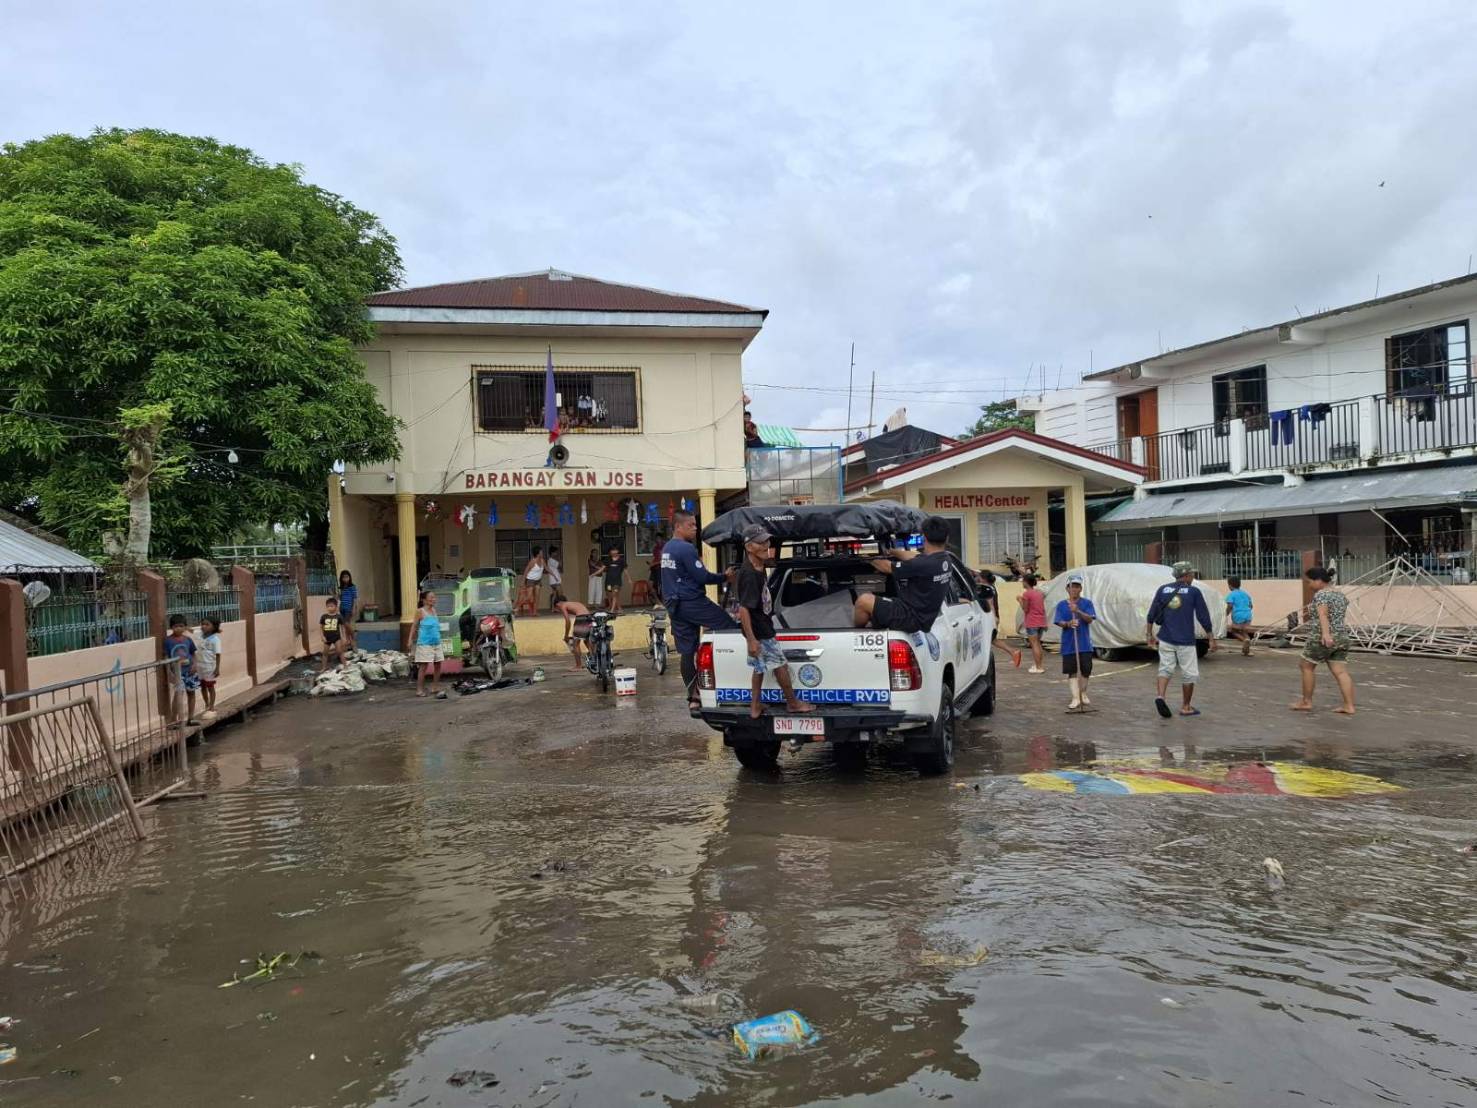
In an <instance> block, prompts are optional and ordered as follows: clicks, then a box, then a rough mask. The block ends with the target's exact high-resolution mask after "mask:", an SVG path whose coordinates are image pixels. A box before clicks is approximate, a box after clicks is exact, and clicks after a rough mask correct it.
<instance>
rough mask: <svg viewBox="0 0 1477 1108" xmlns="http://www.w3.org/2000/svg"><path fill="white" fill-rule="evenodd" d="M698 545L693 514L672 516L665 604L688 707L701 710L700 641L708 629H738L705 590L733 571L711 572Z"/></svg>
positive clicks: (664, 557) (664, 573) (664, 567)
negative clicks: (698, 675) (698, 659)
mask: <svg viewBox="0 0 1477 1108" xmlns="http://www.w3.org/2000/svg"><path fill="white" fill-rule="evenodd" d="M696 541H697V518H696V517H695V516H694V515H693V514H692V513H691V512H683V511H677V512H673V513H672V537H671V538H670V539H669V540H668V541H667V544H666V545H665V546H663V547H662V603H663V604H665V605H666V608H667V614H668V615H669V616H671V617H672V638H673V639H675V640H676V642H677V654H678V656H679V657H680V658H681V659H682V683H683V684H684V685H686V686H687V705H688V707H689V708H696V707H697V706H698V698H697V689H696V684H695V683H696V681H697V640H698V637H699V635H701V634H702V629H703V628H704V627H706V628H707V629H708V630H710V631H732V630H734V629H735V628H737V627H738V624H736V623H734V622H733V620H732V619H730V618H729V616H728V613H727V612H725V611H724V610H723V609H722V608H720V607H718V605H716V604H714V603H713V602H712V601H711V600H709V599H708V594H707V593H706V592H704V591H703V590H704V589H705V588H706V587H707V586H708V585H721V584H722V583H723V582H724V581H727V580H730V579H732V577H733V573H734V571H733V570H729V571H728V574H727V575H726V576H725V575H720V574H717V573H710V572H708V567H707V566H705V565H703V560H702V558H701V556H699V554H698V552H697V547H696V546H694V545H693V544H694V543H695V542H696Z"/></svg>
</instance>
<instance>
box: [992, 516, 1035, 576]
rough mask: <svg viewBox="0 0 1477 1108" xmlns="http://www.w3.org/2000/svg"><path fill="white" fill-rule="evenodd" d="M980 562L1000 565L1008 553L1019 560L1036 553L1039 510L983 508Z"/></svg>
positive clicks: (1026, 558)
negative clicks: (995, 510)
mask: <svg viewBox="0 0 1477 1108" xmlns="http://www.w3.org/2000/svg"><path fill="white" fill-rule="evenodd" d="M979 528H980V534H979V539H980V546H979V550H980V565H987V566H988V565H1001V564H1003V563H1004V562H1005V558H1006V555H1009V556H1010V557H1012V558H1015V559H1018V560H1026V561H1029V560H1030V559H1032V558H1034V557H1036V513H1034V512H981V513H980V516H979Z"/></svg>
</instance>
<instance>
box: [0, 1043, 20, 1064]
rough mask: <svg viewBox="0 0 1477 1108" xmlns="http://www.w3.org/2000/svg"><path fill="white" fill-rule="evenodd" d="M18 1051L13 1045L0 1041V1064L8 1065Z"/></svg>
mask: <svg viewBox="0 0 1477 1108" xmlns="http://www.w3.org/2000/svg"><path fill="white" fill-rule="evenodd" d="M19 1053H20V1051H18V1050H16V1049H15V1047H13V1046H10V1045H8V1044H6V1043H0V1066H8V1065H9V1064H10V1063H11V1062H14V1061H15V1059H16V1055H18V1054H19Z"/></svg>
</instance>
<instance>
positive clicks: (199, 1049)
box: [0, 653, 1477, 1106]
mask: <svg viewBox="0 0 1477 1108" xmlns="http://www.w3.org/2000/svg"><path fill="white" fill-rule="evenodd" d="M1049 661H1054V659H1051V660H1049ZM1143 661H1144V659H1138V660H1135V661H1132V662H1128V663H1122V664H1116V665H1101V666H1100V667H1099V671H1098V672H1099V674H1100V676H1099V678H1098V679H1097V680H1095V681H1094V688H1093V694H1092V695H1093V700H1094V702H1095V704H1096V705H1097V706H1098V707H1099V708H1100V711H1099V712H1098V713H1097V714H1095V715H1090V716H1068V715H1065V714H1064V713H1063V712H1062V711H1061V708H1062V707H1063V706H1064V702H1065V688H1064V686H1063V684H1062V682H1061V681H1060V679H1059V678H1056V677H1054V676H1047V677H1030V676H1027V675H1025V674H1024V673H1017V672H1006V673H1003V674H1002V677H1001V698H1000V707H999V711H998V712H997V714H996V715H995V716H994V717H993V718H992V719H990V720H987V721H983V724H984V725H983V726H982V727H981V726H972V727H970V728H969V729H968V730H967V731H966V732H965V734H964V736H963V738H962V743H961V749H960V752H959V756H958V765H957V767H956V771H955V773H954V775H953V776H952V777H950V778H945V779H933V780H925V779H920V778H919V777H918V776H917V775H916V774H915V773H914V772H913V771H912V770H911V769H909V768H908V767H907V765H906V764H905V763H904V762H903V761H902V760H901V759H894V758H888V757H881V758H875V759H874V760H873V762H872V763H871V765H870V766H868V768H867V769H866V770H865V771H863V772H856V771H853V770H847V769H844V768H842V767H840V766H838V765H837V764H836V763H835V761H834V759H833V757H832V755H831V752H830V751H829V750H827V749H826V748H825V747H824V746H822V745H817V746H813V747H810V748H807V749H806V750H804V751H802V752H800V753H798V754H795V755H791V754H788V753H787V754H785V755H783V756H782V758H781V767H782V768H781V771H780V773H779V774H778V775H775V776H762V775H756V774H753V773H750V772H748V771H741V770H740V769H739V768H738V767H737V765H736V763H735V762H734V761H733V759H732V757H731V755H729V754H728V752H727V751H725V750H724V749H723V747H722V745H721V741H720V740H718V738H717V736H715V735H713V734H712V733H711V732H709V731H707V730H706V729H705V728H703V727H702V725H701V724H698V723H696V722H695V721H692V720H689V719H687V718H686V716H685V713H684V711H683V709H682V706H681V703H680V699H679V695H678V694H679V689H678V682H677V679H676V678H675V677H674V676H668V677H666V678H663V679H660V680H659V679H657V678H656V677H655V676H654V675H652V674H651V673H650V672H649V670H643V671H641V676H640V695H639V696H638V697H637V698H635V699H634V700H630V701H625V702H617V701H616V700H615V699H614V698H613V697H610V696H601V695H600V694H598V693H597V692H596V691H595V689H594V687H593V682H592V681H591V680H590V679H589V678H588V677H584V676H575V677H564V676H562V675H560V676H558V677H556V678H555V679H553V680H551V681H549V682H548V683H546V684H544V685H541V686H536V687H532V688H528V689H513V690H506V691H501V692H488V693H484V694H481V695H477V696H472V697H468V698H466V699H462V700H457V699H455V698H453V699H452V700H450V701H445V702H440V701H424V700H416V699H415V698H414V697H413V695H412V694H411V693H410V691H409V690H407V689H403V688H395V689H383V688H381V689H377V690H374V691H373V692H371V693H370V694H366V695H363V696H359V697H357V698H352V699H351V698H344V699H340V700H309V699H307V698H297V699H294V700H290V701H286V702H283V703H282V704H280V705H279V706H277V707H276V708H274V709H272V710H271V711H269V712H267V713H264V714H262V715H261V716H260V717H259V718H258V719H257V720H256V721H255V722H252V723H249V724H246V725H243V726H241V727H239V728H233V729H227V730H222V731H220V732H219V733H218V737H217V738H216V739H215V740H214V741H212V742H210V743H208V744H207V745H206V746H204V747H202V748H201V749H200V750H199V751H197V752H196V753H197V755H198V757H199V763H198V768H197V772H198V778H199V781H200V782H201V784H202V786H203V787H204V788H205V789H206V790H207V791H208V793H209V795H208V797H207V798H206V799H203V800H193V801H180V802H177V803H173V804H170V805H167V806H164V807H159V808H156V809H152V810H150V812H149V814H148V816H147V820H148V823H149V827H150V830H151V836H150V838H149V839H148V840H147V841H146V842H145V843H144V844H143V845H142V846H140V847H139V848H137V852H136V853H135V854H131V855H129V856H127V857H122V858H111V859H109V858H92V857H90V856H88V855H87V854H86V853H85V852H75V853H74V854H73V855H72V856H71V857H70V858H69V864H67V865H66V866H56V867H51V868H48V869H45V870H42V871H41V872H40V873H39V874H38V875H37V877H36V878H35V880H34V882H33V887H32V889H31V897H30V899H29V900H28V902H27V904H26V906H25V907H24V908H16V907H15V906H14V905H10V906H9V907H7V908H6V909H5V910H4V911H3V914H0V948H3V949H0V954H3V962H0V1015H10V1016H15V1017H18V1018H19V1019H20V1020H21V1021H22V1022H21V1023H19V1024H17V1025H16V1026H15V1027H14V1028H13V1029H12V1030H10V1031H8V1032H6V1033H4V1034H0V1039H3V1040H4V1041H7V1042H10V1043H11V1044H12V1045H15V1046H16V1047H17V1048H18V1049H19V1051H20V1056H19V1058H18V1059H17V1061H16V1062H14V1063H13V1064H11V1065H7V1066H3V1067H0V1100H3V1101H4V1103H6V1104H24V1105H53V1104H57V1105H59V1104H72V1103H77V1102H81V1101H83V1100H86V1101H87V1102H89V1103H93V1102H96V1103H106V1104H116V1105H157V1104H167V1103H179V1104H227V1103H256V1104H264V1105H421V1104H424V1105H462V1104H499V1105H565V1104H589V1105H605V1104H620V1103H632V1102H637V1101H643V1100H644V1101H650V1102H657V1103H672V1104H685V1105H730V1104H766V1105H790V1104H804V1103H811V1102H814V1101H818V1100H823V1099H825V1100H832V1101H836V1102H839V1103H843V1104H849V1103H860V1102H862V1101H864V1100H866V1101H869V1102H876V1103H880V1104H914V1103H917V1102H919V1101H923V1100H949V1099H952V1100H954V1101H956V1102H959V1103H965V1104H1002V1105H1017V1104H1054V1105H1075V1104H1081V1105H1088V1104H1093V1105H1102V1104H1122V1105H1145V1104H1148V1105H1187V1104H1190V1105H1270V1104H1332V1105H1340V1106H1347V1105H1361V1104H1412V1105H1415V1104H1420V1105H1471V1104H1474V1103H1477V1061H1474V1053H1473V1048H1472V1044H1473V1042H1474V1041H1477V975H1474V972H1473V969H1472V967H1471V966H1470V964H1469V962H1468V957H1469V955H1470V954H1471V953H1472V945H1473V935H1474V932H1477V897H1474V893H1477V854H1471V853H1462V851H1461V848H1462V847H1463V846H1464V845H1467V844H1471V843H1473V842H1474V841H1477V804H1474V799H1477V733H1474V732H1477V728H1474V727H1473V725H1472V723H1471V710H1472V706H1473V702H1474V700H1477V675H1473V672H1472V671H1473V669H1474V667H1471V666H1463V665H1453V664H1450V663H1434V662H1419V661H1408V660H1394V659H1374V658H1360V659H1357V660H1356V663H1355V667H1354V668H1355V673H1356V678H1357V680H1358V681H1359V683H1360V694H1361V714H1360V715H1359V716H1357V717H1355V718H1354V719H1352V720H1347V719H1342V718H1340V717H1338V716H1335V715H1333V714H1332V713H1331V712H1330V711H1328V709H1330V708H1332V706H1333V704H1334V701H1333V700H1332V699H1331V698H1332V696H1333V690H1332V688H1331V687H1329V688H1323V689H1320V698H1321V699H1322V703H1321V706H1322V708H1323V710H1321V711H1319V712H1317V713H1316V714H1314V715H1313V716H1311V717H1301V716H1295V715H1293V714H1292V713H1290V712H1288V711H1287V710H1286V704H1287V703H1288V701H1289V700H1290V699H1291V698H1292V695H1293V693H1294V691H1295V688H1294V686H1295V683H1296V665H1295V662H1294V660H1293V659H1292V658H1291V657H1289V656H1286V655H1279V654H1272V653H1263V654H1260V655H1259V656H1257V657H1255V658H1252V659H1250V660H1245V659H1242V658H1240V657H1230V656H1224V655H1223V656H1221V657H1219V658H1215V659H1212V660H1211V661H1210V662H1208V663H1207V665H1206V667H1205V676H1204V680H1203V682H1202V691H1201V696H1200V698H1199V702H1200V705H1201V707H1202V708H1204V709H1205V712H1206V714H1205V715H1204V716H1202V717H1201V718H1199V719H1195V720H1179V719H1175V720H1172V721H1167V722H1165V721H1160V720H1159V719H1158V718H1157V717H1156V716H1155V715H1154V714H1153V711H1152V706H1151V704H1150V700H1151V698H1152V683H1153V670H1152V668H1147V667H1143V666H1142V662H1143ZM551 672H553V671H551ZM1324 681H1325V684H1326V683H1327V680H1326V678H1325V679H1324ZM370 696H373V697H374V700H373V702H371V701H370V699H369V697H370ZM1092 757H1096V758H1097V759H1098V760H1099V761H1100V762H1102V761H1110V760H1114V759H1125V758H1141V759H1144V760H1145V761H1146V762H1147V761H1153V762H1155V763H1157V764H1160V765H1163V764H1165V763H1166V761H1167V760H1170V759H1172V760H1173V761H1174V763H1175V765H1176V767H1179V768H1182V769H1185V770H1187V771H1188V770H1190V769H1192V768H1195V767H1201V766H1203V765H1205V764H1210V765H1218V764H1220V763H1223V762H1225V761H1229V760H1241V761H1245V760H1247V759H1252V758H1257V757H1268V758H1277V759H1280V760H1283V761H1288V762H1301V761H1305V762H1308V763H1310V764H1313V765H1318V766H1324V767H1331V768H1335V769H1342V770H1351V771H1354V772H1359V773H1365V774H1370V775H1373V776H1375V777H1378V778H1380V779H1382V780H1384V781H1387V782H1390V783H1393V784H1396V785H1399V786H1402V787H1403V788H1402V790H1401V791H1399V792H1390V793H1383V794H1379V795H1371V796H1356V797H1351V798H1346V799H1316V798H1304V797H1287V796H1258V795H1229V796H1222V795H1147V796H1137V795H1135V796H1097V795H1085V796H1084V795H1071V794H1062V793H1054V792H1043V791H1038V790H1035V789H1031V788H1027V787H1025V786H1024V785H1023V784H1022V782H1021V780H1020V778H1019V777H1018V776H1016V775H1018V774H1021V773H1024V772H1027V771H1040V770H1043V769H1052V768H1055V767H1058V766H1061V767H1065V766H1071V765H1076V764H1078V763H1080V762H1082V761H1084V760H1085V759H1090V758H1092ZM961 783H962V784H963V785H964V786H965V787H963V788H960V787H958V786H959V785H960V784H961ZM976 785H978V786H979V788H978V789H976V788H975V786H976ZM1266 856H1274V857H1277V858H1279V859H1280V860H1281V861H1282V863H1283V866H1284V868H1285V870H1286V874H1287V885H1286V887H1285V888H1284V889H1282V890H1281V891H1280V892H1276V893H1273V892H1270V891H1269V890H1268V888H1267V886H1266V883H1265V880H1264V877H1263V874H1262V871H1261V868H1260V864H1261V860H1262V859H1263V858H1264V857H1266ZM982 945H983V946H987V947H988V950H989V955H988V958H987V959H986V960H985V961H984V962H983V963H982V964H980V965H977V966H970V965H958V964H951V963H956V962H963V963H967V962H969V961H972V960H974V957H973V955H974V952H976V951H977V950H978V948H979V947H980V946H982ZM280 951H287V952H291V953H293V954H298V953H300V952H302V951H310V952H313V953H314V954H317V955H320V956H321V957H320V958H310V959H303V960H301V961H299V962H298V964H297V965H296V967H295V968H292V969H288V970H285V971H283V972H281V973H279V974H278V975H277V976H275V977H274V978H272V979H270V980H262V981H256V982H248V983H246V984H242V985H239V986H236V987H232V988H228V989H221V988H219V987H218V986H220V985H221V984H222V983H223V982H226V981H229V980H230V979H231V978H232V977H233V976H235V975H238V974H240V975H242V976H244V975H245V974H246V973H248V972H250V971H251V970H252V969H253V968H255V959H256V956H257V954H258V953H265V954H267V955H268V957H270V956H271V955H272V954H275V953H277V952H280ZM243 959H246V960H249V961H250V963H251V964H248V965H243V964H242V960H243ZM715 994H716V995H715ZM693 995H696V996H699V997H703V998H706V1000H705V1001H704V1003H702V1004H700V1005H698V1006H693V1005H692V1004H691V1002H690V998H691V997H692V996H693ZM683 998H689V1003H683V1002H682V1001H683ZM785 1008H795V1009H797V1010H799V1011H800V1012H802V1013H803V1014H804V1015H805V1016H806V1017H807V1018H808V1019H810V1021H811V1022H812V1023H813V1024H814V1025H815V1027H816V1028H817V1029H818V1030H819V1031H820V1033H821V1035H822V1036H823V1038H822V1040H821V1041H820V1042H819V1043H818V1044H816V1045H815V1046H812V1047H809V1048H807V1049H805V1050H804V1051H802V1052H800V1053H798V1054H795V1055H793V1056H790V1057H780V1058H771V1059H767V1060H763V1061H757V1062H756V1061H749V1060H745V1059H743V1058H742V1057H740V1056H739V1055H738V1052H737V1051H736V1050H735V1049H734V1047H733V1044H732V1042H731V1041H729V1040H728V1039H727V1038H725V1037H724V1036H723V1034H722V1027H723V1025H725V1024H726V1023H729V1022H732V1021H733V1020H735V1019H739V1018H746V1017H750V1016H758V1015H764V1014H767V1013H770V1012H774V1011H778V1010H782V1009H785ZM463 1071H476V1073H477V1076H475V1077H467V1076H466V1074H465V1073H464V1072H463ZM457 1075H460V1076H461V1077H462V1078H463V1083H461V1084H451V1083H449V1082H448V1079H449V1078H452V1077H454V1076H457ZM494 1080H495V1081H496V1082H497V1084H495V1085H493V1084H488V1082H491V1081H494Z"/></svg>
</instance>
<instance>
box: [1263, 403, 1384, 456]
mask: <svg viewBox="0 0 1477 1108" xmlns="http://www.w3.org/2000/svg"><path fill="white" fill-rule="evenodd" d="M1246 423H1247V425H1246V468H1247V469H1248V470H1260V469H1292V468H1295V467H1297V466H1309V465H1325V464H1328V463H1334V462H1353V461H1357V460H1358V459H1359V401H1357V400H1346V401H1341V402H1339V403H1337V404H1305V405H1303V406H1302V407H1300V408H1291V409H1288V410H1287V411H1280V412H1277V413H1275V418H1274V417H1272V416H1259V417H1257V418H1255V419H1248V420H1247V421H1246Z"/></svg>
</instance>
